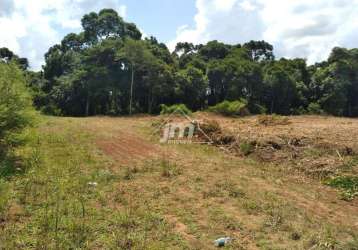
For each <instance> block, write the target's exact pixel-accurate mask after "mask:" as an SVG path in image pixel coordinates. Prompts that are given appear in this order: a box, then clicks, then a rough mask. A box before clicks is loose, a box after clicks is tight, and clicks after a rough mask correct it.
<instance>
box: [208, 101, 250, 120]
mask: <svg viewBox="0 0 358 250" xmlns="http://www.w3.org/2000/svg"><path fill="white" fill-rule="evenodd" d="M247 106H248V104H247V101H246V100H244V99H240V100H238V101H233V102H230V101H223V102H221V103H219V104H217V105H215V106H213V107H209V111H210V112H214V113H218V114H222V115H226V116H245V115H249V114H250V112H249V109H248V107H247Z"/></svg>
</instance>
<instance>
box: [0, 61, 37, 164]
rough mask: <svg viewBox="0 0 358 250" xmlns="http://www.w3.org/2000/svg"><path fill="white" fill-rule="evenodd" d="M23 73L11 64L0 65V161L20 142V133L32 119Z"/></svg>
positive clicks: (29, 98) (29, 97) (30, 103)
mask: <svg viewBox="0 0 358 250" xmlns="http://www.w3.org/2000/svg"><path fill="white" fill-rule="evenodd" d="M31 107H32V100H31V96H30V94H29V92H28V90H27V89H26V87H25V78H24V76H23V72H22V71H21V70H20V69H19V68H18V67H17V66H16V65H15V64H13V63H9V64H5V63H0V160H1V157H2V156H4V155H5V153H6V152H7V151H8V150H9V149H10V148H11V147H13V146H16V145H17V144H18V143H19V142H21V137H19V135H20V133H21V131H22V130H23V129H24V128H25V127H26V126H28V125H30V124H31V123H32V121H33V118H34V112H33V109H32V108H31Z"/></svg>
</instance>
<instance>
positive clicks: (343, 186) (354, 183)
mask: <svg viewBox="0 0 358 250" xmlns="http://www.w3.org/2000/svg"><path fill="white" fill-rule="evenodd" d="M325 183H326V184H327V185H328V186H331V187H335V188H338V189H340V190H341V195H342V198H343V199H344V200H353V199H354V198H355V197H357V196H358V177H357V176H339V177H334V178H331V179H329V180H327V181H325Z"/></svg>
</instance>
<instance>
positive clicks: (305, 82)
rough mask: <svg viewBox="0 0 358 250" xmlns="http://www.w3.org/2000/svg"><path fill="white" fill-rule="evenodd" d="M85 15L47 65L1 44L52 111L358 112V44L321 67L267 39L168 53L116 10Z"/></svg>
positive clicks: (188, 46)
mask: <svg viewBox="0 0 358 250" xmlns="http://www.w3.org/2000/svg"><path fill="white" fill-rule="evenodd" d="M81 22H82V27H83V30H82V32H80V33H78V34H75V33H70V34H68V35H66V36H65V37H64V38H63V40H62V41H61V43H60V44H56V45H54V46H52V47H51V48H50V49H49V50H48V52H47V53H46V54H45V65H44V66H43V69H42V70H41V71H40V72H32V71H29V70H28V69H27V67H28V63H27V60H26V59H23V58H19V57H18V56H16V55H14V54H13V53H12V52H10V51H8V50H7V49H5V48H3V49H1V50H0V58H2V61H3V63H4V62H5V63H6V62H8V61H14V60H15V61H16V63H17V64H18V65H19V66H20V67H21V68H22V69H23V70H24V71H25V75H26V79H27V84H28V86H29V87H30V88H31V90H32V93H33V96H34V105H35V106H36V107H37V108H38V109H41V110H42V111H43V112H45V113H49V114H55V115H66V116H90V115H126V114H132V113H150V114H156V113H159V112H160V106H161V104H165V105H173V104H185V105H186V106H187V107H188V108H189V109H191V110H192V111H198V110H207V109H208V108H209V107H211V106H215V105H217V104H220V103H222V102H224V101H238V100H241V101H243V102H244V103H246V104H247V107H248V110H249V111H250V113H252V114H256V113H275V114H281V115H291V114H306V113H310V114H323V113H325V114H330V115H336V116H349V117H356V116H358V98H356V97H357V96H358V49H346V48H339V47H336V48H334V49H333V50H332V52H331V54H330V56H329V58H328V59H327V60H326V61H324V62H321V63H316V64H315V65H307V63H306V61H305V59H301V58H295V59H285V58H281V59H276V58H275V56H274V51H273V46H272V45H270V44H269V43H267V42H265V41H250V42H247V43H245V44H236V45H229V44H225V43H222V42H219V41H210V42H208V43H207V44H198V45H195V44H192V43H178V44H177V45H176V48H175V50H174V51H173V52H170V51H169V49H168V48H167V46H166V45H165V44H164V43H160V42H159V41H158V40H157V39H156V38H155V37H149V38H148V37H146V38H144V39H143V38H142V34H141V32H140V31H139V29H138V28H137V26H136V25H135V24H133V23H128V22H126V21H125V20H123V19H122V18H121V17H120V16H119V15H118V13H117V12H116V11H115V10H113V9H103V10H101V11H99V12H98V13H95V12H91V13H89V14H87V15H85V16H84V17H83V18H82V20H81ZM11 53H12V54H11ZM9 54H11V58H10V57H9Z"/></svg>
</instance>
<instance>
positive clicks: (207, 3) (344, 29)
mask: <svg viewBox="0 0 358 250" xmlns="http://www.w3.org/2000/svg"><path fill="white" fill-rule="evenodd" d="M196 7H197V10H198V12H197V14H196V16H195V27H193V28H190V27H188V26H182V27H180V28H179V29H178V30H177V37H176V38H175V39H174V40H173V41H170V42H169V43H168V45H169V47H170V48H171V49H173V48H174V47H175V44H176V43H177V42H179V41H188V42H193V43H205V42H207V41H209V40H214V39H217V40H222V41H224V42H228V43H244V42H247V41H249V40H258V39H264V40H266V41H268V42H270V43H272V44H273V45H274V47H275V52H276V54H277V55H278V56H279V57H280V56H285V57H305V58H307V59H308V62H309V63H314V62H316V61H321V60H324V59H326V58H327V56H328V55H329V53H330V51H331V49H332V48H333V47H334V46H347V47H350V46H354V44H357V43H358V35H357V31H358V16H357V15H356V13H357V11H358V0H316V1H311V0H286V1H282V0H227V1H222V0H221V1H220V0H196ZM352 39H354V40H353V41H352ZM355 46H356V45H355Z"/></svg>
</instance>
